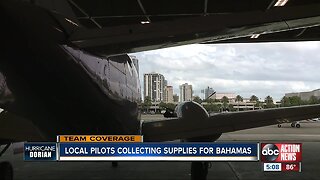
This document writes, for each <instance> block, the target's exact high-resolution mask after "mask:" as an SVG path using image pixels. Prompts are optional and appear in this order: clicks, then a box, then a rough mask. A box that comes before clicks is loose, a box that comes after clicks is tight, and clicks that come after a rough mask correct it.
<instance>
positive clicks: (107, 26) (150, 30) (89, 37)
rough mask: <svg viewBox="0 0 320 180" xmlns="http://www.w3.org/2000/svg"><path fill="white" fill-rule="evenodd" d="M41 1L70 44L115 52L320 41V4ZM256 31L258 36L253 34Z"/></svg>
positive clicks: (293, 0) (309, 0)
mask: <svg viewBox="0 0 320 180" xmlns="http://www.w3.org/2000/svg"><path fill="white" fill-rule="evenodd" d="M276 2H277V1H276V0H259V1H253V0H237V1H234V0H225V1H221V0H204V1H199V0H190V1H183V0H173V1H169V0H158V1H157V0H154V1H147V0H137V1H126V0H118V1H112V0H105V1H99V0H91V1H86V0H61V1H54V3H53V1H47V0H38V1H34V2H33V3H34V4H36V5H38V6H40V7H43V8H45V9H47V10H49V12H50V14H51V15H52V17H55V20H56V21H57V22H58V23H59V25H60V27H55V28H56V29H59V30H60V31H63V32H64V33H65V34H66V35H67V37H68V41H69V42H67V43H69V44H70V45H71V46H75V47H78V48H81V49H84V50H86V51H89V52H91V53H95V54H100V55H105V56H108V55H113V54H122V53H131V52H138V51H145V50H152V49H159V48H165V47H171V46H179V45H184V44H193V43H226V42H241V43H250V42H277V41H310V40H320V38H319V33H318V32H319V30H320V11H319V9H320V3H319V1H314V0H289V1H288V2H287V3H286V4H285V5H284V6H281V7H277V6H275V4H276ZM253 35H255V38H251V37H252V36H253Z"/></svg>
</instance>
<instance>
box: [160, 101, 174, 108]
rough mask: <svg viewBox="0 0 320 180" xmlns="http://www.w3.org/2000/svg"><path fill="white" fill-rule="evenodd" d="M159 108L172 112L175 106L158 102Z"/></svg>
mask: <svg viewBox="0 0 320 180" xmlns="http://www.w3.org/2000/svg"><path fill="white" fill-rule="evenodd" d="M159 107H160V108H161V109H167V108H168V109H171V110H174V109H175V107H176V105H175V104H173V103H164V102H160V103H159Z"/></svg>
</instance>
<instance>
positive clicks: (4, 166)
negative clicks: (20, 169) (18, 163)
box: [0, 162, 13, 180]
mask: <svg viewBox="0 0 320 180" xmlns="http://www.w3.org/2000/svg"><path fill="white" fill-rule="evenodd" d="M0 179H1V180H12V179H13V168H12V166H11V164H10V163H9V162H1V163H0Z"/></svg>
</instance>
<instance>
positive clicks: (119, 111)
mask: <svg viewBox="0 0 320 180" xmlns="http://www.w3.org/2000/svg"><path fill="white" fill-rule="evenodd" d="M90 2H91V1H90ZM138 2H140V3H138V4H139V6H140V8H141V9H142V10H144V11H142V12H143V15H142V16H143V17H148V18H149V19H148V22H149V23H150V22H151V23H150V24H148V25H146V26H145V25H143V24H140V23H138V24H132V23H131V22H130V23H129V22H127V21H126V22H124V23H123V24H120V25H119V24H116V25H113V24H112V25H110V26H108V25H106V26H102V25H101V23H100V24H99V22H98V19H99V17H90V16H89V15H88V13H87V12H86V11H85V10H84V9H83V7H82V8H81V7H80V6H81V4H83V3H88V2H85V1H72V0H69V1H41V0H39V1H22V0H21V1H20V0H14V1H9V0H4V1H2V2H1V3H0V13H1V15H2V18H3V19H5V20H4V21H5V23H4V25H3V27H2V30H3V33H2V34H3V38H2V48H1V56H2V58H1V60H0V107H1V108H2V109H4V111H3V112H2V113H1V114H0V125H1V126H0V144H10V143H12V142H18V141H50V140H53V141H54V140H55V137H56V135H59V134H143V135H144V136H145V138H144V139H145V140H146V141H168V140H174V139H186V140H188V141H215V140H216V139H218V138H219V137H220V135H221V134H222V133H224V132H230V131H236V130H241V129H247V128H253V127H259V126H266V125H271V124H278V123H281V122H292V121H296V120H301V119H308V118H315V117H318V116H319V115H320V105H310V106H299V107H290V108H279V109H268V110H259V111H250V112H249V111H248V112H234V113H224V114H217V115H214V116H209V115H208V113H207V112H206V110H205V109H204V108H203V107H202V106H201V105H199V104H197V103H195V102H184V103H180V104H179V105H178V107H177V108H176V112H175V114H177V117H176V118H171V119H167V120H164V121H154V122H150V123H145V122H142V121H140V114H139V109H138V103H139V102H140V101H141V97H140V96H141V88H140V84H139V77H138V73H137V68H136V65H135V63H134V62H132V59H131V58H130V57H129V56H128V55H127V54H123V53H129V52H137V51H143V50H150V49H158V48H164V47H170V46H178V45H182V44H190V43H220V42H251V41H250V39H246V38H247V37H250V36H251V35H252V34H265V39H263V38H261V41H267V42H272V41H279V40H281V38H278V37H277V36H273V34H277V33H280V34H282V35H281V36H280V37H283V40H284V41H300V40H319V39H318V36H316V35H315V33H313V31H312V30H314V29H316V30H317V29H318V27H319V25H320V12H319V11H318V10H319V8H318V7H320V4H319V3H314V4H306V5H304V4H302V5H301V4H297V5H296V4H293V5H291V6H290V7H288V8H284V9H283V10H281V9H278V8H275V9H272V8H270V5H268V4H269V3H268V4H267V5H268V7H267V9H266V10H265V11H258V12H257V11H252V12H251V11H248V12H239V13H238V12H234V13H226V14H223V13H222V14H212V15H210V13H208V12H207V11H208V8H210V7H209V6H208V7H207V4H205V11H204V15H203V14H200V15H197V14H192V15H190V17H189V16H188V17H185V16H186V15H185V16H183V15H174V16H175V17H174V18H172V19H169V20H167V21H166V20H161V21H160V20H159V21H151V20H150V18H151V19H152V18H153V16H154V17H160V16H159V15H157V16H156V15H152V14H151V15H148V14H146V12H145V8H144V7H143V4H142V3H141V2H142V1H139V0H138ZM272 2H274V1H271V0H270V3H272ZM91 3H94V1H92V2H91ZM205 3H207V1H205ZM139 6H138V7H139ZM126 7H128V8H129V7H130V3H129V5H128V6H126ZM120 10H121V9H119V11H120ZM75 11H79V12H81V13H82V14H84V15H87V16H83V17H79V15H77V13H76V12H75ZM129 16H132V15H128V17H129ZM169 16H170V14H166V17H169ZM172 16H173V15H172ZM176 16H177V17H176ZM251 16H257V17H259V18H257V19H255V20H253V19H252V18H249V17H251ZM112 17H116V16H112ZM138 17H140V16H137V17H136V18H138ZM83 19H85V20H88V21H89V22H91V23H93V24H94V25H96V26H97V27H96V28H89V27H85V25H84V21H82V20H83ZM138 19H139V18H138ZM155 19H156V18H155ZM160 19H161V18H160ZM186 27H188V28H186ZM306 29H307V30H306ZM309 29H310V30H309ZM293 31H294V32H295V31H298V32H299V34H298V36H295V35H294V36H289V35H290V33H292V32H293ZM300 31H301V32H300ZM302 31H303V32H302ZM302 34H303V35H302ZM316 34H317V33H316ZM258 41H260V40H259V39H256V40H254V42H258ZM1 154H2V152H0V155H1ZM193 165H194V164H193ZM195 166H197V165H195ZM200 166H201V168H202V165H200ZM204 166H205V165H204ZM3 167H4V168H8V164H5V165H3V164H2V165H1V168H3ZM193 168H195V169H197V167H193ZM206 168H207V167H206ZM206 168H204V169H206ZM200 172H201V173H202V171H201V170H200ZM201 173H200V174H201ZM0 177H1V176H0ZM196 177H201V178H203V177H205V176H203V175H200V176H196ZM0 179H1V178H0Z"/></svg>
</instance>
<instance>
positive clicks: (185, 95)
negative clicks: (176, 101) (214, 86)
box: [180, 83, 192, 102]
mask: <svg viewBox="0 0 320 180" xmlns="http://www.w3.org/2000/svg"><path fill="white" fill-rule="evenodd" d="M191 100H192V85H188V83H185V84H182V85H180V102H183V101H191Z"/></svg>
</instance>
